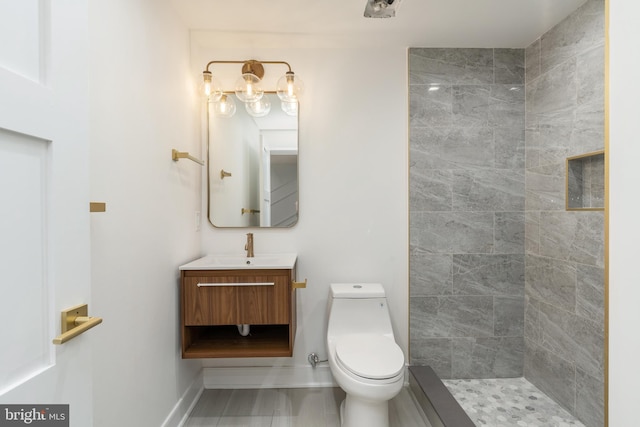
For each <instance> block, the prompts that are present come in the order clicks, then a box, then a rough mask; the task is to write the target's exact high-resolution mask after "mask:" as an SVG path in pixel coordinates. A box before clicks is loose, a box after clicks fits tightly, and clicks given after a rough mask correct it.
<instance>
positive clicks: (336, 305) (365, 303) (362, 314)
mask: <svg viewBox="0 0 640 427" xmlns="http://www.w3.org/2000/svg"><path fill="white" fill-rule="evenodd" d="M328 310H329V323H328V326H327V335H328V336H329V337H331V336H337V335H344V334H351V333H353V334H362V333H371V334H382V335H386V336H389V337H390V338H393V337H394V336H393V329H392V327H391V318H390V317H389V308H388V305H387V299H386V297H385V292H384V288H383V287H382V285H381V284H379V283H333V284H331V288H330V291H329V304H328Z"/></svg>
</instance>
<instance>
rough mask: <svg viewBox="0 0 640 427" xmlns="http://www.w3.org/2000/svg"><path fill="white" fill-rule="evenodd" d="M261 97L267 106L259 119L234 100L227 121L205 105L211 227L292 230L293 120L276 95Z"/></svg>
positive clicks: (295, 208) (295, 148) (294, 200)
mask: <svg viewBox="0 0 640 427" xmlns="http://www.w3.org/2000/svg"><path fill="white" fill-rule="evenodd" d="M228 96H229V97H234V98H235V96H234V95H228ZM264 97H266V98H267V99H268V100H269V102H270V103H271V110H270V112H269V113H268V114H267V115H265V116H264V117H255V116H253V115H251V114H249V113H248V111H247V108H245V104H243V103H242V102H240V101H238V100H236V99H234V101H235V103H236V105H237V108H236V112H235V114H234V115H233V116H232V117H223V116H221V115H218V114H215V112H214V108H212V106H211V105H209V108H208V116H209V117H208V131H209V135H208V156H209V158H208V160H209V161H208V162H207V163H208V168H209V170H208V204H209V207H208V213H209V221H210V222H211V224H213V226H215V227H291V226H293V225H294V224H295V223H296V222H297V221H298V116H297V114H296V115H295V116H293V115H289V114H287V113H285V112H284V111H283V109H282V108H281V107H280V104H281V102H280V99H279V98H278V96H277V95H275V94H272V93H265V94H264ZM296 111H297V108H296Z"/></svg>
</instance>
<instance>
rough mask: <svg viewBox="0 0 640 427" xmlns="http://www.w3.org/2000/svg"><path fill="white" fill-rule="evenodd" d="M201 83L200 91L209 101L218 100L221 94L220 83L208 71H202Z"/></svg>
mask: <svg viewBox="0 0 640 427" xmlns="http://www.w3.org/2000/svg"><path fill="white" fill-rule="evenodd" d="M202 80H203V82H202V85H201V87H200V93H202V94H203V95H204V96H205V97H206V98H207V99H209V100H210V101H218V100H219V99H220V97H221V96H222V92H223V91H222V84H221V83H220V82H219V81H218V79H216V78H215V77H213V75H211V72H210V71H204V72H203V73H202Z"/></svg>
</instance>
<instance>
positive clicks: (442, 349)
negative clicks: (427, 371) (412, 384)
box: [410, 337, 451, 379]
mask: <svg viewBox="0 0 640 427" xmlns="http://www.w3.org/2000/svg"><path fill="white" fill-rule="evenodd" d="M410 346H411V364H412V365H414V366H431V368H432V369H433V370H434V371H435V373H436V374H437V375H438V377H439V378H441V379H445V378H451V339H450V338H419V339H414V338H413V337H412V338H411V340H410Z"/></svg>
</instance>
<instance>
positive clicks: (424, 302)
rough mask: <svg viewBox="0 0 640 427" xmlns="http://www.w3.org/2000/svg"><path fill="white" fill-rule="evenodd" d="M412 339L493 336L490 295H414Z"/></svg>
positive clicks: (412, 302) (411, 319)
mask: <svg viewBox="0 0 640 427" xmlns="http://www.w3.org/2000/svg"><path fill="white" fill-rule="evenodd" d="M410 309H411V314H410V321H411V327H412V328H416V331H415V333H414V332H412V333H411V337H412V338H418V337H421V338H444V337H488V336H493V297H484V296H455V297H414V298H411V302H410Z"/></svg>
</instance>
